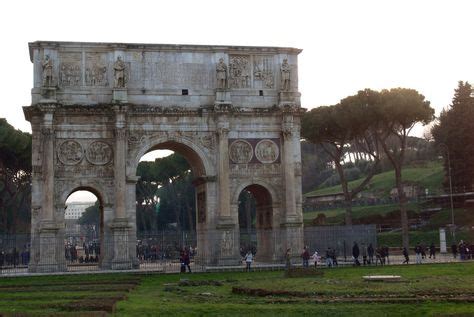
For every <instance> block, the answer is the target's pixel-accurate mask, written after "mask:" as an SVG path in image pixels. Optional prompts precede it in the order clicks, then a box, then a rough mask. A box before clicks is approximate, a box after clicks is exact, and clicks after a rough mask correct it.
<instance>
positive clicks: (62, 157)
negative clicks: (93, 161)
mask: <svg viewBox="0 0 474 317" xmlns="http://www.w3.org/2000/svg"><path fill="white" fill-rule="evenodd" d="M57 152H58V159H59V161H61V163H63V164H64V165H77V164H79V163H80V162H81V161H82V158H83V157H84V149H83V147H82V145H81V144H80V143H79V142H77V141H74V140H66V141H63V142H62V143H61V144H60V145H59V147H58V150H57Z"/></svg>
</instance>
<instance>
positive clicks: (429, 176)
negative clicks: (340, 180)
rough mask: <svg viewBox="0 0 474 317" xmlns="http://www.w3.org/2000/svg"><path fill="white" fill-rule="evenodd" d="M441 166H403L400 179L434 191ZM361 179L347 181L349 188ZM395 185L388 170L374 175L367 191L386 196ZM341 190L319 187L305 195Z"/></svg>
mask: <svg viewBox="0 0 474 317" xmlns="http://www.w3.org/2000/svg"><path fill="white" fill-rule="evenodd" d="M443 173H444V172H443V166H442V165H441V164H440V163H436V162H432V163H429V164H426V166H422V167H405V168H404V169H403V170H402V179H403V181H404V182H409V183H416V184H418V185H419V186H421V187H423V188H427V189H428V190H429V191H430V192H436V191H438V190H440V189H441V188H442V185H441V184H442V182H443V176H444V174H443ZM362 181H363V179H358V180H354V181H352V182H349V188H354V187H356V186H358V185H359V184H360V183H362ZM394 187H395V175H394V172H393V171H388V172H384V173H380V174H377V175H374V177H373V178H372V180H371V181H370V183H369V185H368V186H367V189H366V190H367V191H370V192H373V193H377V194H378V195H379V197H381V198H382V197H387V196H388V195H389V193H390V190H391V189H392V188H394ZM340 192H342V188H341V185H336V186H332V187H325V188H319V189H316V190H314V191H311V192H309V193H306V194H305V196H306V195H324V194H334V193H340Z"/></svg>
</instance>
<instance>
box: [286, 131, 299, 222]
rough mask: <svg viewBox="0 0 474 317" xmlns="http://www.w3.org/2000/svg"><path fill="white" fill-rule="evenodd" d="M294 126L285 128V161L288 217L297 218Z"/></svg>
mask: <svg viewBox="0 0 474 317" xmlns="http://www.w3.org/2000/svg"><path fill="white" fill-rule="evenodd" d="M293 153H294V149H293V128H292V127H290V126H285V127H284V128H283V163H284V172H285V174H284V178H285V209H286V217H285V218H286V219H287V220H289V219H291V218H296V216H297V214H296V195H295V163H294V159H293Z"/></svg>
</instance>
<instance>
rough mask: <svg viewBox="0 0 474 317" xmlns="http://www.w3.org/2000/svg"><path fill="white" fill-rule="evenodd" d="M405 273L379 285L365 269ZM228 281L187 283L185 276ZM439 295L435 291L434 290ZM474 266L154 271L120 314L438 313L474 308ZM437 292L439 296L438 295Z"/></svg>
mask: <svg viewBox="0 0 474 317" xmlns="http://www.w3.org/2000/svg"><path fill="white" fill-rule="evenodd" d="M369 274H398V275H401V276H402V277H403V282H400V283H374V282H365V281H363V280H362V276H363V275H369ZM182 278H188V279H190V280H192V281H196V280H202V281H204V280H207V281H220V282H221V285H220V286H213V285H203V286H182V285H180V283H179V281H180V279H182ZM233 287H238V288H249V289H265V290H269V291H274V292H278V291H282V290H283V291H293V292H298V293H301V294H302V296H291V295H289V296H285V295H271V296H250V295H242V294H234V293H232V288H233ZM431 295H432V296H431ZM453 295H454V297H456V295H457V296H459V297H461V296H471V295H474V264H473V263H461V264H449V265H423V266H414V265H412V266H391V267H383V268H380V267H370V268H368V267H364V268H344V269H326V270H324V275H323V276H321V277H306V278H285V277H284V275H283V272H258V273H221V274H196V275H167V276H163V275H152V276H147V277H146V278H144V279H143V282H142V284H141V285H140V286H139V287H138V288H137V289H136V290H135V291H134V292H132V293H131V294H130V296H129V298H128V300H127V301H122V302H119V304H118V306H117V307H118V308H117V316H156V315H176V316H275V315H281V316H306V315H308V316H309V315H317V316H353V315H359V316H408V315H410V316H430V315H439V314H448V313H465V314H471V313H474V305H473V304H472V303H471V302H469V301H468V300H466V301H462V302H453V301H454V300H451V299H448V298H446V299H441V300H440V298H442V297H443V296H445V297H446V296H447V297H449V298H451V296H453ZM430 296H431V297H430Z"/></svg>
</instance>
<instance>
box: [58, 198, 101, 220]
mask: <svg viewBox="0 0 474 317" xmlns="http://www.w3.org/2000/svg"><path fill="white" fill-rule="evenodd" d="M90 206H94V202H90V201H88V202H73V203H68V204H67V205H66V214H65V215H64V219H66V220H68V219H73V220H77V219H79V218H81V216H82V214H83V213H84V212H85V211H86V208H89V207H90Z"/></svg>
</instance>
